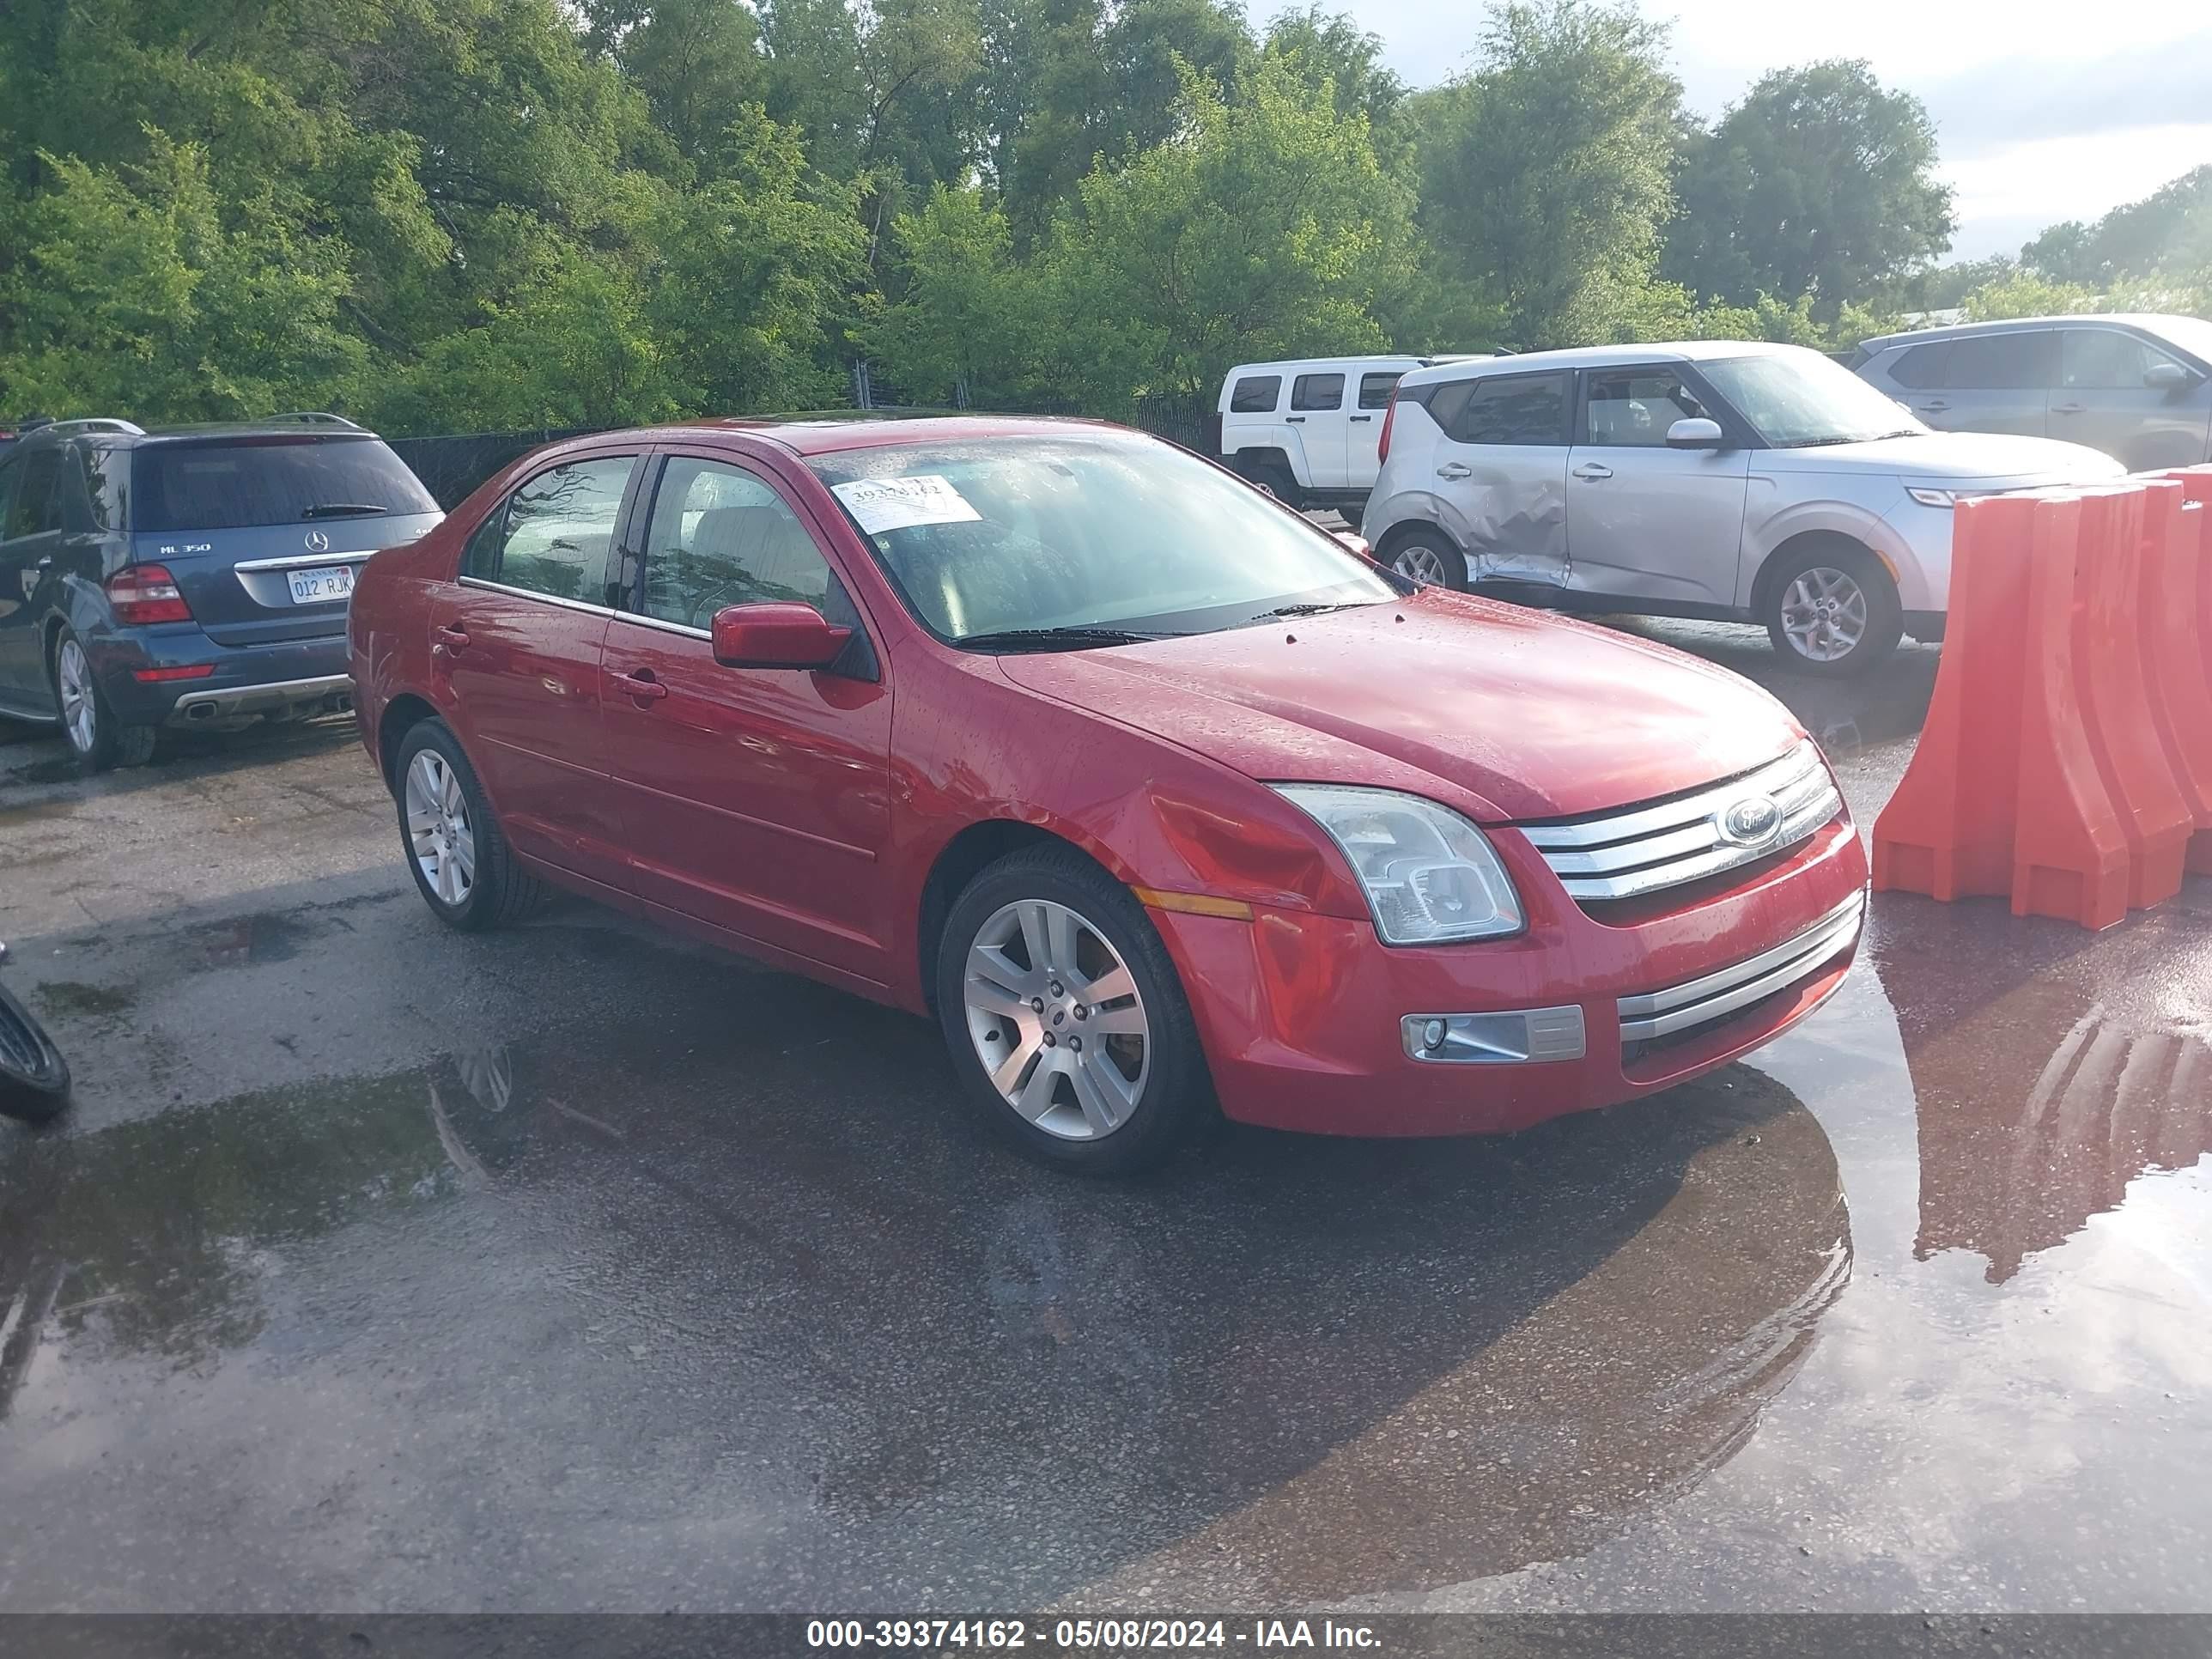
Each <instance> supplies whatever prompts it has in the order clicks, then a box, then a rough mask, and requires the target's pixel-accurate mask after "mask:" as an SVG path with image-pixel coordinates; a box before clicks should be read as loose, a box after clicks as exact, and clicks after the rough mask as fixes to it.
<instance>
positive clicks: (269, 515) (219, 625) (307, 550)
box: [131, 432, 443, 646]
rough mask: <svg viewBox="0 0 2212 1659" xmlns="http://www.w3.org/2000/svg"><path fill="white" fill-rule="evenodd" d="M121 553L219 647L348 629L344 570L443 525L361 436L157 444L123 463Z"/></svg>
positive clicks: (348, 577) (412, 480)
mask: <svg viewBox="0 0 2212 1659" xmlns="http://www.w3.org/2000/svg"><path fill="white" fill-rule="evenodd" d="M442 516H443V515H442V514H441V513H440V512H439V511H438V504H437V502H436V501H433V500H432V499H431V497H430V494H429V492H428V490H426V489H423V488H422V484H421V483H419V482H418V481H417V480H416V477H415V475H414V474H413V473H412V472H410V471H408V470H407V467H406V465H405V464H404V462H402V461H401V460H400V459H399V458H398V456H396V455H394V454H393V453H392V451H391V450H390V449H388V448H387V447H385V445H384V444H383V443H382V442H381V441H380V440H378V439H376V438H374V437H372V436H370V435H368V434H366V433H332V432H312V433H309V432H302V433H299V434H296V435H295V434H290V433H285V434H276V435H221V436H208V437H193V438H179V439H161V440H158V441H154V442H151V443H144V444H140V445H139V446H137V448H136V449H135V450H134V451H133V452H132V456H131V556H132V558H133V559H134V560H136V561H137V562H138V563H141V564H159V565H164V566H167V568H168V570H169V572H170V574H172V575H173V576H174V577H175V578H176V579H177V586H178V589H179V592H182V593H183V594H184V597H185V603H186V604H188V605H191V608H192V617H193V618H194V620H195V621H197V623H199V624H200V626H201V627H202V628H204V629H206V630H207V633H208V635H209V637H210V638H211V639H213V640H214V641H216V643H217V644H218V645H229V646H254V645H273V644H277V643H279V642H282V641H287V640H302V639H316V638H321V637H325V636H327V635H332V634H343V632H345V617H346V598H347V596H348V595H349V593H351V592H352V591H353V578H354V574H355V573H356V571H357V570H358V569H359V568H360V567H361V565H362V563H364V562H366V561H367V560H368V556H369V555H370V554H372V553H374V552H375V551H376V550H377V549H379V548H380V547H395V546H398V545H399V544H401V543H404V542H411V541H413V540H414V539H416V538H417V537H418V536H421V535H422V533H423V532H426V531H428V530H429V529H431V528H432V527H433V526H435V525H436V524H437V523H438V521H439V520H440V519H441V517H442Z"/></svg>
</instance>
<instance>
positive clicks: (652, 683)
mask: <svg viewBox="0 0 2212 1659" xmlns="http://www.w3.org/2000/svg"><path fill="white" fill-rule="evenodd" d="M621 684H622V689H623V695H625V696H632V697H635V698H637V699H638V700H639V701H640V702H659V701H660V700H661V699H662V698H663V697H665V696H667V695H668V688H667V687H666V686H665V685H663V684H661V683H660V682H659V680H657V679H655V678H653V671H652V670H651V669H650V668H633V669H631V670H630V671H629V673H627V674H624V675H623V676H622V678H621Z"/></svg>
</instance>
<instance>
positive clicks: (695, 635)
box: [611, 611, 714, 640]
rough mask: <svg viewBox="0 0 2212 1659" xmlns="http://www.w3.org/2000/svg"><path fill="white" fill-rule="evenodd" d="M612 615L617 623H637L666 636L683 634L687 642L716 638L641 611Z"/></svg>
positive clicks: (707, 632)
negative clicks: (657, 630) (655, 629)
mask: <svg viewBox="0 0 2212 1659" xmlns="http://www.w3.org/2000/svg"><path fill="white" fill-rule="evenodd" d="M611 614H612V615H613V617H614V619H615V620H616V621H617V622H626V623H636V624H637V625H638V626H639V627H640V628H657V629H659V630H660V631H661V632H662V633H664V634H681V635H683V636H684V638H685V639H687V640H712V639H713V638H714V635H713V634H712V633H710V632H709V631H708V629H703V628H694V627H692V626H691V625H690V623H672V622H665V621H663V620H662V619H661V618H660V617H648V616H646V615H645V614H644V613H643V612H641V611H614V612H613V613H611Z"/></svg>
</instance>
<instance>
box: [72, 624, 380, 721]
mask: <svg viewBox="0 0 2212 1659" xmlns="http://www.w3.org/2000/svg"><path fill="white" fill-rule="evenodd" d="M88 645H89V647H90V650H91V654H92V659H93V671H94V673H95V674H97V675H98V676H99V678H100V690H101V692H102V693H103V694H104V695H105V696H106V699H107V703H108V706H109V707H110V708H112V709H113V710H114V711H115V716H116V718H117V719H118V720H122V721H124V722H125V723H126V724H128V725H131V726H197V727H201V728H204V729H219V728H221V727H223V726H233V725H239V724H244V723H246V722H250V721H252V720H265V719H276V720H300V719H305V718H307V717H308V716H311V715H314V714H341V713H343V712H344V711H345V710H346V709H347V708H350V707H351V706H352V702H353V676H352V674H351V672H350V664H349V662H348V660H347V657H346V640H345V635H343V634H333V635H328V636H327V637H325V638H321V639H312V640H288V641H283V642H281V643H278V644H273V645H257V646H243V647H240V646H224V645H217V644H216V642H215V641H213V640H211V639H210V638H209V637H208V636H207V635H205V634H204V633H203V632H202V631H201V630H200V629H198V628H197V627H194V626H191V625H190V624H181V625H174V626H168V627H161V628H143V629H118V630H116V631H114V632H112V633H109V634H106V635H101V636H100V637H99V638H98V639H96V640H94V641H88ZM197 667H205V668H206V669H207V670H208V671H207V672H206V673H205V674H203V675H201V676H199V677H197V678H192V679H165V680H157V681H154V682H151V683H149V682H147V681H144V680H141V679H140V678H138V675H139V674H140V673H141V672H142V671H148V670H161V669H178V668H197Z"/></svg>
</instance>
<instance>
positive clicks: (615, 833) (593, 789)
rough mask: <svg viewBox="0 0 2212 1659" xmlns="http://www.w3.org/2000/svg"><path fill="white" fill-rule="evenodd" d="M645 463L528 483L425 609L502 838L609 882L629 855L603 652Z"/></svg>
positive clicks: (565, 472)
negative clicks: (619, 556)
mask: <svg viewBox="0 0 2212 1659" xmlns="http://www.w3.org/2000/svg"><path fill="white" fill-rule="evenodd" d="M638 460H639V457H638V456H636V455H593V456H588V457H586V458H584V459H578V460H573V461H568V462H566V463H563V464H562V465H558V466H554V467H550V468H548V469H547V470H546V471H543V472H540V473H538V474H537V475H536V476H535V477H532V478H530V479H528V480H527V481H526V482H525V483H523V484H522V485H521V486H520V488H518V489H516V490H515V492H514V493H513V495H510V496H509V497H508V498H507V501H506V502H505V503H504V504H503V505H502V506H501V507H500V508H499V509H498V510H497V511H495V513H493V514H492V515H491V517H490V518H489V519H488V520H485V521H484V523H483V526H482V527H481V528H479V529H478V530H477V533H476V534H475V535H474V536H473V537H471V538H470V541H469V544H468V547H467V550H465V552H464V553H463V555H462V558H461V569H460V576H459V581H458V582H456V583H455V584H454V586H453V587H452V588H450V589H449V590H447V592H444V593H443V594H441V596H440V598H439V599H438V601H437V602H436V604H435V605H433V607H432V615H431V619H430V620H431V635H430V648H431V651H432V653H433V659H434V662H435V664H436V665H437V671H438V673H439V674H440V676H441V678H442V679H443V681H444V685H445V690H446V691H447V694H448V696H449V698H450V701H451V704H452V706H453V708H455V709H456V711H457V715H456V724H457V726H458V728H459V733H460V738H461V743H462V744H463V746H464V747H465V749H466V750H468V754H469V758H470V760H471V762H472V763H474V764H475V766H476V769H477V773H478V774H479V775H481V776H482V778H483V783H484V787H485V788H486V790H488V791H489V793H490V795H491V799H492V805H493V806H494V807H495V809H496V810H497V811H498V813H499V818H500V824H501V828H502V829H505V830H506V832H507V838H508V839H509V840H510V841H511V842H513V843H514V845H515V846H516V847H517V848H520V850H521V851H523V852H524V853H526V854H532V855H533V856H535V857H538V858H540V859H544V860H546V861H547V862H548V863H550V864H556V865H559V866H561V867H562V868H563V869H567V870H573V871H574V872H576V873H577V874H579V875H582V876H585V877H587V878H590V879H592V880H594V881H599V882H603V883H605V884H608V885H610V886H613V887H621V886H623V885H625V884H626V881H627V878H628V874H629V859H628V856H627V854H625V852H624V850H623V843H622V819H621V813H620V810H619V807H618V805H617V801H616V799H615V793H616V792H615V787H614V785H613V783H612V781H611V779H610V778H609V776H608V770H607V753H606V733H605V729H604V727H603V725H602V721H601V717H600V709H599V654H600V649H601V647H602V646H603V645H604V643H605V640H606V635H607V624H608V622H609V619H610V618H611V616H612V615H613V612H612V611H611V608H610V607H609V606H608V605H607V604H606V599H607V586H606V584H607V572H608V568H609V564H610V553H611V548H612V544H613V542H614V539H615V536H616V532H617V527H618V526H620V525H621V523H622V522H623V505H624V501H625V497H626V495H627V492H628V490H629V484H630V482H631V475H632V474H633V473H634V472H635V471H636V470H637V466H638Z"/></svg>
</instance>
